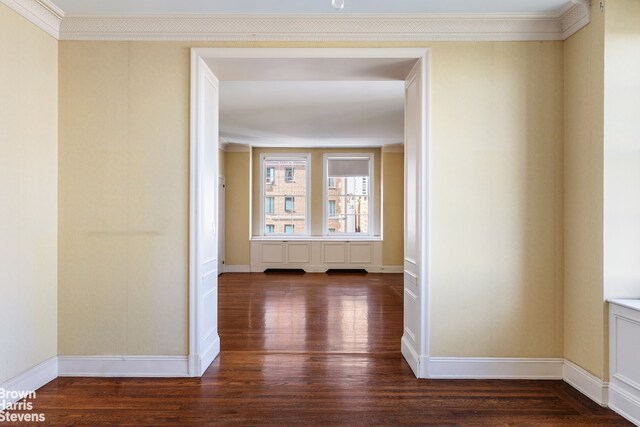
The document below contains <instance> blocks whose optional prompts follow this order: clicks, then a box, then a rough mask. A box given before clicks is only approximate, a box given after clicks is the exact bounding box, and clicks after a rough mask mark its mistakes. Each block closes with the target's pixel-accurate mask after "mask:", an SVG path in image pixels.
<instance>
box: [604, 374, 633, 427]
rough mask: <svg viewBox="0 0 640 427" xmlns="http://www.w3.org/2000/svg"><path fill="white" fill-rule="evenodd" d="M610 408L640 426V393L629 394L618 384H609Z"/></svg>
mask: <svg viewBox="0 0 640 427" xmlns="http://www.w3.org/2000/svg"><path fill="white" fill-rule="evenodd" d="M609 408H610V409H612V410H613V411H615V412H617V413H618V414H619V415H621V416H623V417H624V418H626V419H627V420H629V421H631V422H632V423H634V424H635V425H637V426H640V393H633V394H632V393H629V392H628V391H627V390H624V389H623V388H621V387H618V385H617V384H615V383H612V384H609Z"/></svg>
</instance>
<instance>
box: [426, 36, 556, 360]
mask: <svg viewBox="0 0 640 427" xmlns="http://www.w3.org/2000/svg"><path fill="white" fill-rule="evenodd" d="M430 62H431V64H432V67H433V68H432V74H431V76H432V82H431V84H432V94H431V99H432V106H431V111H432V124H431V144H432V145H431V167H432V172H431V190H432V194H431V202H430V203H431V246H430V253H431V308H432V311H431V354H432V355H434V356H494V357H497V356H505V357H507V356H510V357H560V356H562V342H563V332H562V312H563V304H562V298H563V291H562V288H563V236H562V230H563V189H562V185H563V175H562V171H563V161H562V159H563V108H562V106H563V98H562V94H563V72H562V71H563V47H562V43H450V44H444V45H438V46H437V47H436V48H435V49H434V50H433V55H432V58H431V61H430Z"/></svg>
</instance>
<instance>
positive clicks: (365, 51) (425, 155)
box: [189, 48, 431, 377]
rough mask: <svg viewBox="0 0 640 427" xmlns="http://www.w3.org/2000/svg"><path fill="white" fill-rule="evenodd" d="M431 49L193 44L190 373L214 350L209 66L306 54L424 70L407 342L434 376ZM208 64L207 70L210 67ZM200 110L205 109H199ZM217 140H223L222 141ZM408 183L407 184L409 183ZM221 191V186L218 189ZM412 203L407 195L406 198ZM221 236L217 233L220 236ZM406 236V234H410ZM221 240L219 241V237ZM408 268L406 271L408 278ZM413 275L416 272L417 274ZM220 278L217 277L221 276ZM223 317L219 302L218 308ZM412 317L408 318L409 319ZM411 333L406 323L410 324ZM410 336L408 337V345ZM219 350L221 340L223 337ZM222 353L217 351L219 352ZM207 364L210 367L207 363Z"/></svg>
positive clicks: (420, 371)
mask: <svg viewBox="0 0 640 427" xmlns="http://www.w3.org/2000/svg"><path fill="white" fill-rule="evenodd" d="M429 54H430V50H429V49H427V48H193V49H191V115H190V116H191V135H190V144H191V150H190V152H191V159H190V180H189V183H190V195H191V200H190V204H189V221H190V230H189V231H190V243H189V249H190V250H189V373H190V375H192V376H201V375H202V374H203V373H204V371H205V370H206V368H207V367H208V364H207V362H208V363H210V361H209V359H210V358H211V357H210V354H209V355H207V354H204V352H206V351H208V349H203V348H199V343H198V339H197V337H198V331H199V330H201V329H202V327H203V325H201V324H200V323H201V322H202V319H203V313H201V312H200V311H202V310H203V308H202V301H198V289H197V286H198V283H199V281H198V278H199V277H201V274H202V272H201V271H200V265H199V262H198V258H197V257H198V252H197V248H198V247H199V242H200V241H201V240H202V239H203V238H204V236H201V235H200V232H201V230H199V228H198V226H197V224H198V220H199V218H201V214H202V212H201V210H202V209H203V208H204V201H203V200H202V194H201V192H199V189H200V188H201V187H202V185H201V182H199V180H201V179H202V174H201V173H200V170H201V168H203V166H202V165H203V164H206V161H207V159H206V158H204V154H203V151H202V150H198V149H197V147H198V129H200V128H201V127H202V126H203V123H201V122H202V120H205V117H204V115H203V114H201V112H200V108H201V106H202V104H203V103H202V102H201V101H202V98H203V96H205V94H204V92H205V91H204V89H203V84H202V76H203V75H204V74H206V73H209V74H211V75H213V74H212V72H211V70H210V69H209V67H208V66H207V64H206V62H205V60H206V59H215V58H239V59H251V58H253V59H256V58H262V59H301V58H307V59H308V58H321V59H389V58H395V59H409V60H411V59H415V60H416V63H418V64H419V67H420V69H421V72H420V74H419V75H420V78H421V79H422V85H421V86H422V91H421V96H422V99H421V101H422V102H421V107H422V108H421V111H420V115H421V129H420V130H419V134H420V138H421V141H422V144H421V147H420V152H421V153H422V155H420V156H419V159H418V160H417V167H418V169H419V179H420V185H419V186H418V188H419V191H420V194H419V197H418V202H417V203H418V207H417V212H418V217H419V219H418V220H419V221H420V224H421V226H420V227H419V230H417V235H418V240H419V242H418V246H419V254H420V259H419V260H418V266H417V267H418V274H417V275H416V274H415V273H416V271H415V270H414V271H413V272H412V274H413V275H414V276H416V277H417V283H416V289H417V291H418V292H417V293H418V295H417V297H418V303H417V305H416V307H417V310H418V313H415V315H416V319H417V321H418V322H419V327H418V328H417V333H418V335H419V336H417V337H415V340H414V342H415V344H414V346H413V348H411V349H407V348H405V347H406V345H403V346H402V353H403V355H404V357H405V358H406V359H407V361H408V362H409V365H410V366H411V367H412V369H413V370H414V372H415V374H416V376H418V377H428V375H429V373H428V372H429V370H428V363H429V357H428V355H429V330H430V323H431V322H430V321H429V312H430V310H429V305H428V303H429V282H430V281H429V273H430V268H429V237H428V236H429V179H428V178H429V173H430V167H429V158H430V156H429V146H430V145H429V134H430V131H429V129H430V127H429V124H430V105H429V96H428V94H429V82H430V80H429V71H430V67H429ZM205 69H206V71H205ZM214 78H217V77H215V76H214ZM199 113H200V114H199ZM216 143H217V142H216ZM214 169H215V171H214V172H215V176H216V177H217V176H218V165H217V164H216V165H215V166H214ZM405 187H406V183H405ZM216 192H217V191H216ZM405 203H406V200H405ZM216 239H217V236H216ZM405 240H406V238H405ZM216 243H217V242H216ZM406 277H407V272H406V271H405V281H406ZM412 277H413V276H412ZM216 280H217V279H216ZM214 309H215V310H216V313H215V314H216V317H217V305H216V307H215V308H214ZM405 322H406V319H405ZM405 332H406V328H405ZM404 343H405V340H404V339H403V344H404ZM218 351H219V342H218ZM216 355H217V353H216ZM203 363H204V365H206V366H204V365H203Z"/></svg>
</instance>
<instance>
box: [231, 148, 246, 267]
mask: <svg viewBox="0 0 640 427" xmlns="http://www.w3.org/2000/svg"><path fill="white" fill-rule="evenodd" d="M225 157H226V166H225V168H226V173H225V182H226V186H227V188H226V192H225V195H226V196H225V264H226V265H249V264H250V263H251V262H250V252H249V235H250V232H249V221H250V219H249V216H250V212H251V208H250V203H251V185H250V176H251V156H250V153H249V152H248V151H247V152H244V153H236V152H227V153H226V154H225Z"/></svg>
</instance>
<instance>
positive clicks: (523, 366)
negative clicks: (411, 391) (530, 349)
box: [428, 357, 564, 380]
mask: <svg viewBox="0 0 640 427" xmlns="http://www.w3.org/2000/svg"><path fill="white" fill-rule="evenodd" d="M563 362H564V360H563V359H560V358H557V359H555V358H550V359H547V358H501V357H431V358H429V362H428V364H429V368H428V371H429V378H433V379H536V380H560V379H562V367H563Z"/></svg>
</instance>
